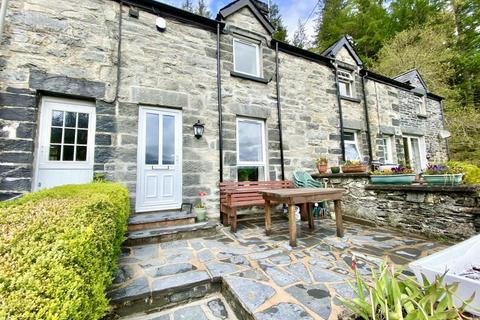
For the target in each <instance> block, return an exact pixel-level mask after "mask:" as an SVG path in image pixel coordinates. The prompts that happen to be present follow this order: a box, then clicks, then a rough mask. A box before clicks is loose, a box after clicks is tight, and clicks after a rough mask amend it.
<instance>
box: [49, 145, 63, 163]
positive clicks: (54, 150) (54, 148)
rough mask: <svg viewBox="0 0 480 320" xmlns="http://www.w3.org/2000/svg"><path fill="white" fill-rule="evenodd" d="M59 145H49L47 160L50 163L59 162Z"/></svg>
mask: <svg viewBox="0 0 480 320" xmlns="http://www.w3.org/2000/svg"><path fill="white" fill-rule="evenodd" d="M60 148H61V146H59V145H50V151H49V153H48V160H50V161H60V150H61V149H60Z"/></svg>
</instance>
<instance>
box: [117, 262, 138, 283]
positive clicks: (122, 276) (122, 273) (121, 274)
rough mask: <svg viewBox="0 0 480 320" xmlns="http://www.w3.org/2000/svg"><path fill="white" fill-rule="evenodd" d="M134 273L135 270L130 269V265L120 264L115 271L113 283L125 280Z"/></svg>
mask: <svg viewBox="0 0 480 320" xmlns="http://www.w3.org/2000/svg"><path fill="white" fill-rule="evenodd" d="M134 274H135V271H134V270H133V269H132V267H131V266H128V265H121V266H120V267H119V268H118V269H117V271H116V273H115V279H114V280H113V283H115V284H119V283H123V282H126V281H128V280H130V279H132V278H133V276H134Z"/></svg>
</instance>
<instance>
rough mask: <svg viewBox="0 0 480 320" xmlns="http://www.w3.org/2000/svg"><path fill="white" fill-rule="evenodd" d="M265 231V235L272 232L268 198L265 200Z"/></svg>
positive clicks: (270, 208)
mask: <svg viewBox="0 0 480 320" xmlns="http://www.w3.org/2000/svg"><path fill="white" fill-rule="evenodd" d="M265 233H266V234H267V236H269V235H271V234H272V205H271V204H270V201H269V200H265Z"/></svg>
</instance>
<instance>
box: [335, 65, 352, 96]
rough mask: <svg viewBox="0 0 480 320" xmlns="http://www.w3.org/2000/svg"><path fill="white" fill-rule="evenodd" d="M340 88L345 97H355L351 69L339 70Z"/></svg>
mask: <svg viewBox="0 0 480 320" xmlns="http://www.w3.org/2000/svg"><path fill="white" fill-rule="evenodd" d="M338 88H339V90H340V95H341V96H343V97H353V76H352V73H351V72H349V71H342V70H338Z"/></svg>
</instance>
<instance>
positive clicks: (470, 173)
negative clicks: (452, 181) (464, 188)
mask: <svg viewBox="0 0 480 320" xmlns="http://www.w3.org/2000/svg"><path fill="white" fill-rule="evenodd" d="M448 165H449V166H450V167H452V168H461V169H462V171H463V172H464V173H465V176H464V178H463V181H464V182H465V183H466V184H480V167H477V166H476V165H474V164H470V163H467V162H458V161H450V162H449V163H448Z"/></svg>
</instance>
